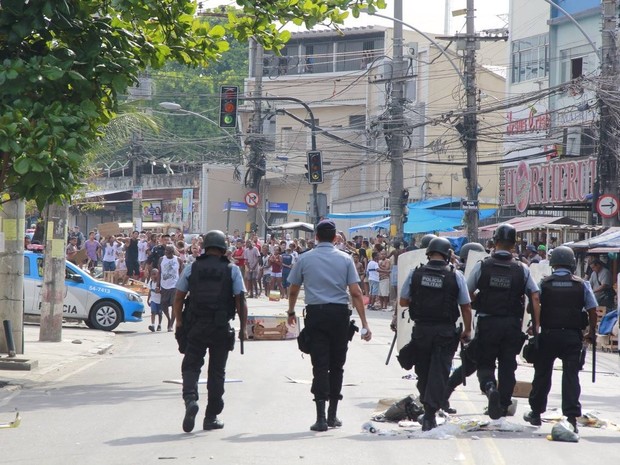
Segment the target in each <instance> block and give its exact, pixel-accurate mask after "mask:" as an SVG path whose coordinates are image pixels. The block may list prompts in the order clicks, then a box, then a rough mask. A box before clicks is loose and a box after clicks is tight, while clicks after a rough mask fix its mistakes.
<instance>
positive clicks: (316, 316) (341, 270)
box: [288, 242, 359, 401]
mask: <svg viewBox="0 0 620 465" xmlns="http://www.w3.org/2000/svg"><path fill="white" fill-rule="evenodd" d="M288 281H289V282H290V283H291V284H293V285H301V284H302V283H303V285H304V293H305V303H306V318H305V330H306V331H307V332H308V334H309V337H310V340H311V350H310V358H311V361H312V372H313V380H312V388H311V392H312V394H314V400H315V401H326V400H330V401H331V400H340V399H342V395H341V390H342V379H343V373H344V364H345V362H346V357H347V349H348V342H349V337H348V333H349V316H350V315H351V311H350V310H349V305H348V303H349V294H348V292H347V288H348V286H349V285H350V284H354V283H357V282H359V276H358V274H357V270H356V269H355V264H354V263H353V259H352V258H351V257H350V256H349V255H348V254H346V253H344V252H342V251H340V250H338V249H336V248H335V247H334V245H333V244H332V243H330V242H319V243H318V244H317V245H316V247H315V248H314V249H312V250H309V251H307V252H305V253H304V254H302V255H300V256H299V260H298V262H297V263H296V264H295V266H294V267H293V269H292V270H291V273H290V274H289V276H288Z"/></svg>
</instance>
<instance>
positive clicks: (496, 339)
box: [476, 316, 525, 408]
mask: <svg viewBox="0 0 620 465" xmlns="http://www.w3.org/2000/svg"><path fill="white" fill-rule="evenodd" d="M476 337H477V338H478V381H479V382H480V390H481V391H483V392H485V391H486V386H487V384H488V383H489V382H493V383H495V385H497V384H498V382H499V386H498V389H499V396H500V403H501V406H502V407H504V408H507V407H509V406H510V404H511V403H512V392H513V390H514V387H515V383H516V380H515V371H516V369H517V354H518V353H519V352H520V351H521V347H523V342H524V341H525V339H524V337H523V332H522V331H521V320H520V319H518V318H516V317H499V316H484V317H480V318H478V325H477V327H476ZM496 360H497V380H496V379H495V361H496Z"/></svg>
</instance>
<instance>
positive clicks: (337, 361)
mask: <svg viewBox="0 0 620 465" xmlns="http://www.w3.org/2000/svg"><path fill="white" fill-rule="evenodd" d="M349 314H350V312H349V309H348V308H346V307H344V306H336V307H330V306H329V305H325V306H323V308H321V309H317V310H311V309H307V310H306V319H305V327H306V331H308V334H309V337H310V344H311V346H310V360H311V361H312V375H313V378H312V388H311V392H312V394H314V400H329V399H334V400H337V399H342V395H341V394H340V391H341V390H342V378H343V374H344V364H345V362H346V360H347V350H348V345H349Z"/></svg>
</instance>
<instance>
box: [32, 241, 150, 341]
mask: <svg viewBox="0 0 620 465" xmlns="http://www.w3.org/2000/svg"><path fill="white" fill-rule="evenodd" d="M42 290H43V255H42V254H40V253H33V252H24V313H25V314H29V315H40V314H41V300H42V299H41V293H42ZM143 313H144V302H143V301H142V297H141V296H140V295H139V294H137V293H135V292H132V291H130V290H127V289H125V288H124V287H122V286H117V285H116V284H111V283H107V282H104V281H99V280H97V279H95V278H93V277H92V276H90V275H89V274H88V273H86V272H85V271H83V270H82V269H80V268H79V267H77V266H75V265H74V264H73V263H71V262H66V268H65V301H64V305H63V316H64V317H65V318H75V319H77V320H84V323H86V326H88V327H89V328H95V329H101V330H104V331H112V330H113V329H114V328H116V327H117V326H118V325H119V324H120V323H122V322H139V321H142V314H143Z"/></svg>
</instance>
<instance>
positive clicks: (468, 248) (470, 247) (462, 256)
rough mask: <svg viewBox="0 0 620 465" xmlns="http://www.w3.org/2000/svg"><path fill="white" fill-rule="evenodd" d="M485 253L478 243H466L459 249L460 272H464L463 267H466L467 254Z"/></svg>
mask: <svg viewBox="0 0 620 465" xmlns="http://www.w3.org/2000/svg"><path fill="white" fill-rule="evenodd" d="M472 251H474V252H486V250H485V249H484V247H483V246H482V244H479V243H478V242H468V243H467V244H465V245H463V247H461V250H460V252H459V261H460V262H461V266H460V270H461V271H463V272H464V271H465V266H466V265H467V257H469V252H472Z"/></svg>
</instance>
